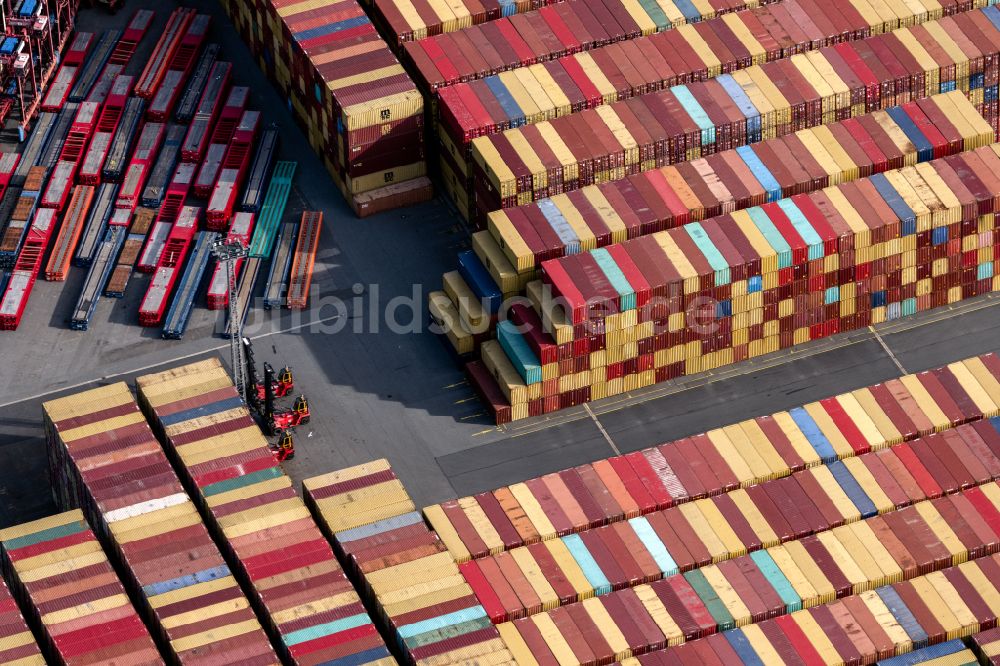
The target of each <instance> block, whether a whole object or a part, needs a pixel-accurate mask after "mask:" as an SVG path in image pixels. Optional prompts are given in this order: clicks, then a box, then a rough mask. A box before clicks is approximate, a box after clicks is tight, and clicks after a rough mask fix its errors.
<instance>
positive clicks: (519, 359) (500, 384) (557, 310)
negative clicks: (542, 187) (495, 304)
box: [470, 144, 1000, 421]
mask: <svg viewBox="0 0 1000 666" xmlns="http://www.w3.org/2000/svg"><path fill="white" fill-rule="evenodd" d="M998 151H1000V145H997V144H994V145H991V146H985V147H982V148H978V149H976V150H975V151H972V152H968V153H963V154H961V155H952V156H950V157H945V158H942V159H940V160H934V161H931V162H927V163H923V164H918V165H916V166H915V167H914V166H909V167H904V168H903V169H899V170H893V171H889V172H886V173H885V174H876V175H874V176H872V177H870V178H867V179H862V180H858V181H854V182H850V183H844V184H840V185H837V186H831V187H828V188H826V189H825V190H822V191H820V192H815V193H811V194H803V195H796V196H793V197H791V198H788V199H781V200H779V201H777V202H772V203H767V204H765V205H764V206H760V207H753V208H749V209H747V210H745V211H737V212H734V213H732V214H727V215H722V216H719V217H715V218H711V219H709V220H705V221H703V222H693V223H690V224H687V225H685V226H683V227H679V228H675V229H671V230H668V231H663V232H658V233H656V234H653V235H650V236H642V237H639V238H636V239H634V240H630V241H626V242H624V243H620V244H617V245H610V246H607V247H606V248H599V249H597V250H593V251H591V252H586V253H581V254H575V255H570V256H567V257H562V258H560V259H551V260H548V261H544V262H543V263H542V269H541V270H542V279H543V281H544V282H543V283H539V284H537V285H529V288H528V293H529V298H533V301H534V302H533V304H534V305H535V307H536V310H535V314H534V315H531V312H532V311H531V309H529V308H524V310H525V311H526V313H527V315H529V316H532V317H533V321H532V322H531V324H533V325H529V326H527V327H525V329H526V330H527V333H525V330H524V329H522V330H518V329H516V328H515V327H513V326H510V327H507V328H505V329H498V337H500V340H501V341H500V342H496V341H489V342H485V343H483V345H482V347H481V354H482V359H483V365H484V367H485V369H486V370H488V371H489V374H488V375H487V374H486V373H479V374H478V375H474V382H475V383H476V384H477V385H478V389H479V392H480V393H481V394H482V395H484V396H487V397H489V399H490V402H491V403H495V401H496V400H501V402H500V403H497V404H494V405H493V406H492V410H493V411H494V413H495V414H496V416H497V419H498V421H503V420H506V419H508V418H509V419H520V418H526V417H528V416H535V415H539V414H543V413H550V412H552V411H556V410H559V409H564V408H567V407H571V406H574V405H580V404H583V403H585V402H589V401H591V400H599V399H601V398H604V397H608V396H613V395H618V394H620V393H622V392H624V391H631V390H636V389H639V388H642V387H646V386H650V385H652V384H654V383H656V382H661V381H665V380H668V379H673V378H676V377H680V376H682V375H689V374H694V373H698V372H703V371H707V370H712V369H714V368H718V367H722V366H725V365H730V364H732V363H736V362H739V361H742V360H745V359H747V358H752V357H755V356H759V355H762V354H767V353H770V352H773V351H777V350H778V349H784V348H788V347H791V346H793V345H798V344H801V343H804V342H808V341H810V340H816V339H820V338H824V337H828V336H830V335H834V334H836V333H839V332H841V331H850V330H855V329H858V328H863V327H867V326H870V325H872V324H879V323H882V322H884V321H891V320H895V319H899V318H901V317H905V316H909V315H912V314H915V313H917V312H921V311H925V310H929V309H931V308H935V307H940V306H942V305H946V304H950V303H957V302H959V301H961V300H964V299H968V298H972V297H974V296H978V295H982V294H987V293H989V292H991V291H994V290H997V289H1000V275H996V274H997V272H998V271H997V270H996V269H997V268H1000V266H998V265H997V262H998V254H997V250H996V247H997V246H998V238H997V235H996V220H995V217H994V215H993V210H994V202H995V197H996V196H997V195H998V194H1000V180H998V179H997V177H996V174H997V172H998V169H1000V152H998ZM995 276H996V277H995ZM505 338H506V339H507V340H506V342H504V340H505ZM541 353H545V354H546V358H545V359H544V360H543V359H542V358H541V357H540V356H539V354H541ZM470 374H471V373H470ZM486 377H490V378H491V380H487V379H486ZM490 382H492V383H490ZM499 396H502V399H501V398H500V397H499ZM504 402H505V403H506V404H504Z"/></svg>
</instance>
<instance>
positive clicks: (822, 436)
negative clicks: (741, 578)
mask: <svg viewBox="0 0 1000 666" xmlns="http://www.w3.org/2000/svg"><path fill="white" fill-rule="evenodd" d="M959 405H962V407H961V408H959ZM997 405H1000V358H998V357H997V355H996V354H986V355H983V356H979V357H973V358H969V359H965V360H963V361H959V362H956V363H952V364H951V365H948V366H946V367H942V368H936V369H934V370H929V371H927V372H922V373H918V374H915V375H906V376H904V377H901V378H900V379H893V380H889V381H887V382H884V383H880V384H875V385H873V386H868V387H866V388H861V389H858V390H855V391H851V392H848V393H842V394H840V395H837V396H834V397H831V398H827V399H824V400H820V401H817V402H813V403H810V404H807V405H803V406H802V407H796V408H793V409H790V410H787V411H781V412H777V413H775V414H771V415H769V416H762V417H758V418H755V419H749V420H746V421H742V422H740V423H737V424H733V425H730V426H726V427H722V428H717V429H715V430H711V431H709V432H707V433H702V434H697V435H693V436H691V437H685V438H683V439H679V440H676V441H673V442H668V443H665V444H661V445H659V446H655V447H650V448H647V449H643V450H641V451H636V452H633V453H629V454H626V455H624V456H616V457H614V458H610V459H608V460H601V461H597V462H595V463H592V464H589V465H581V466H579V467H576V468H574V469H568V470H563V471H561V472H559V473H557V474H549V475H546V476H544V477H540V478H535V479H529V480H527V481H525V482H523V483H517V484H514V485H511V486H506V487H503V488H499V489H497V490H495V491H493V492H486V493H480V494H479V495H476V496H474V497H465V498H461V499H459V500H454V501H450V502H445V503H443V504H439V505H434V506H430V507H427V508H425V509H424V515H425V516H426V518H427V520H428V521H429V522H430V524H431V526H432V527H433V528H434V530H435V531H436V532H437V534H438V535H439V536H440V537H441V539H442V541H443V542H444V543H445V545H446V546H447V547H448V550H449V552H451V554H452V555H453V556H454V558H455V559H456V561H458V562H459V563H463V562H467V561H468V560H470V559H473V558H481V557H486V556H487V555H489V554H490V553H496V552H501V551H503V550H510V549H512V548H517V547H521V546H528V545H531V544H534V543H536V542H538V541H548V540H553V539H557V538H558V537H561V536H565V535H567V534H572V533H574V532H577V531H580V530H582V529H586V528H587V526H588V525H589V524H590V523H591V522H596V523H597V524H604V523H615V522H619V521H623V520H628V519H632V518H637V517H639V516H642V515H646V514H651V513H653V512H657V511H662V510H664V509H668V508H670V507H674V506H678V505H681V504H684V503H685V502H690V501H692V500H695V499H701V498H704V497H712V496H716V495H721V494H722V493H728V492H731V491H732V492H735V493H740V492H741V491H739V490H738V489H740V488H742V489H747V488H749V487H751V486H756V485H757V484H762V483H764V482H766V481H767V480H768V479H779V478H783V477H788V476H789V475H791V474H801V473H802V472H804V471H808V470H811V469H813V468H817V469H823V468H820V467H818V466H820V465H821V463H824V462H825V463H833V462H834V461H837V460H842V461H843V464H844V465H846V466H848V470H849V471H850V472H851V474H850V476H854V475H855V471H854V470H860V468H859V467H858V466H857V464H856V462H851V461H850V459H851V458H852V457H854V456H856V455H858V454H859V453H864V452H865V451H866V450H869V451H873V452H875V456H876V457H877V460H876V458H872V457H866V458H865V461H864V462H865V466H866V467H870V468H871V469H877V468H878V467H879V463H880V464H881V466H882V467H884V468H885V469H886V470H887V471H888V472H889V473H890V475H892V476H895V477H896V478H898V479H900V484H903V483H904V481H902V480H903V479H906V481H905V483H906V484H907V486H906V487H907V488H908V490H907V493H908V495H907V496H908V497H910V498H911V499H913V500H914V501H915V500H917V499H922V498H923V496H934V495H935V494H936V493H933V492H930V493H929V492H926V491H924V492H923V493H922V494H921V493H920V492H918V491H917V490H915V487H914V482H911V481H910V480H909V479H910V478H911V477H913V474H912V473H911V472H907V471H906V470H907V469H908V468H912V469H920V468H921V467H922V466H923V464H922V463H920V462H919V460H920V456H917V457H916V458H915V457H914V456H913V455H908V454H906V453H901V454H900V453H896V450H897V449H890V447H898V446H899V445H900V444H901V443H902V442H905V441H911V440H914V439H916V438H918V437H927V436H929V435H931V434H932V433H935V432H944V434H945V435H947V439H948V443H949V447H950V446H951V445H952V444H954V446H957V447H960V446H961V445H960V444H959V443H958V442H957V441H956V440H955V439H954V437H953V435H951V434H948V433H947V432H946V431H948V430H949V429H950V428H952V427H954V426H955V425H957V424H960V423H965V422H968V423H970V424H971V425H970V426H969V427H971V428H972V429H973V430H974V431H975V433H976V435H977V436H978V439H982V440H983V443H984V444H979V443H977V442H975V441H974V440H976V439H977V437H976V435H973V434H972V432H971V431H969V430H968V429H964V430H962V432H961V433H960V437H962V439H963V440H964V441H966V444H967V445H970V446H974V447H975V448H974V450H975V451H977V452H979V453H976V454H975V456H974V457H979V458H985V457H988V455H987V453H986V452H985V450H984V448H983V446H984V445H985V446H986V447H987V448H988V449H989V450H990V451H991V452H993V455H996V453H997V451H998V450H1000V449H998V447H1000V439H997V436H996V435H995V433H994V431H995V430H996V428H997V426H998V425H1000V422H998V421H996V420H995V417H997V416H998V413H997V411H996V409H997V407H996V406H997ZM984 418H990V419H994V420H993V421H991V422H985V421H982V419H984ZM970 442H972V444H969V443H970ZM917 448H918V449H920V451H921V453H923V450H924V446H923V445H920V446H918V447H917ZM885 449H889V451H886V450H885ZM906 450H908V449H898V451H901V452H902V451H906ZM959 450H960V449H959ZM900 455H902V456H904V457H905V460H902V459H899V458H900ZM956 456H959V454H956ZM959 457H960V456H959ZM967 457H968V456H967ZM897 459H899V460H897ZM928 459H930V458H928ZM963 460H964V458H963ZM931 464H932V465H933V463H931ZM858 473H863V472H860V471H859V472H858ZM838 474H841V473H840V472H838ZM872 474H873V475H876V474H877V475H878V476H879V478H884V477H885V475H884V474H883V473H882V472H881V471H875V472H872ZM810 476H811V475H800V476H799V477H798V478H797V479H796V481H797V482H798V481H799V480H801V483H799V485H802V483H806V484H809V486H810V488H812V489H813V491H808V492H807V494H812V493H813V492H815V493H816V494H818V490H816V489H815V485H814V484H812V482H811V481H810V480H809V477H810ZM923 476H924V479H925V481H924V482H925V483H926V478H927V477H931V478H932V477H933V475H931V474H930V473H929V472H928V474H927V475H923ZM842 478H845V477H842ZM918 485H919V484H918ZM946 485H949V484H946ZM927 487H928V488H933V484H928V485H927ZM793 490H794V489H793ZM753 492H755V493H756V492H757V491H753ZM894 496H896V497H898V495H894ZM732 499H733V500H734V502H736V503H737V506H739V507H746V508H747V509H748V510H750V509H749V507H750V506H751V505H752V502H751V501H750V499H749V498H740V497H738V495H735V494H734V495H732ZM612 500H613V501H612ZM584 506H586V507H588V511H589V518H587V515H588V514H584V510H583V507H584ZM594 506H597V507H598V508H599V509H600V512H597V513H595V510H594V508H593V507H594ZM571 516H572V518H571ZM581 516H582V517H581ZM584 518H587V519H586V520H585V519H584ZM685 533H687V532H685ZM692 540H693V539H692ZM678 543H680V542H678Z"/></svg>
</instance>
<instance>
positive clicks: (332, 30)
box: [224, 1, 450, 216]
mask: <svg viewBox="0 0 1000 666" xmlns="http://www.w3.org/2000/svg"><path fill="white" fill-rule="evenodd" d="M224 7H225V9H226V11H227V12H228V13H229V15H230V17H231V18H232V20H233V22H234V24H235V26H236V28H237V31H238V32H239V33H240V34H241V36H242V37H243V39H244V41H246V43H247V45H248V46H249V47H250V51H251V53H253V54H254V56H255V57H256V59H257V62H258V64H259V65H260V67H261V68H262V70H263V71H264V72H265V73H266V74H267V75H268V77H269V78H270V79H271V80H272V82H273V83H274V84H275V86H276V88H277V89H278V92H279V95H280V96H281V98H282V99H284V100H286V102H287V104H288V106H289V109H290V111H291V112H292V114H293V116H294V117H295V119H296V121H297V122H298V123H299V124H300V126H301V127H302V128H303V130H304V132H305V134H306V136H307V138H308V139H309V144H310V146H311V147H312V148H313V150H314V151H315V152H316V153H317V154H318V155H319V156H320V157H321V158H322V159H323V163H324V166H325V167H326V169H327V171H329V172H330V174H331V176H332V177H333V179H334V181H335V182H336V183H337V186H338V187H339V188H340V190H341V192H343V194H344V196H345V198H346V199H347V200H348V202H349V203H350V204H351V206H352V208H353V209H354V210H355V212H356V213H357V214H358V215H360V216H365V215H370V214H373V213H375V212H378V211H380V210H386V209H389V208H393V207H398V206H403V205H410V204H413V203H418V202H420V201H425V200H427V199H429V198H430V196H431V194H432V189H431V187H430V183H429V181H428V180H427V178H426V176H427V167H426V162H425V161H424V147H423V131H422V130H423V116H424V102H423V98H422V95H421V94H420V92H419V91H418V90H417V88H416V86H415V85H414V83H413V81H412V80H411V79H410V77H409V75H408V74H407V73H406V71H405V69H404V68H403V66H402V65H401V64H400V63H399V61H398V60H397V58H396V57H395V55H393V53H392V51H391V50H390V48H389V46H388V44H386V42H385V41H384V40H383V39H382V38H381V37H380V36H379V33H378V31H377V30H376V28H375V26H374V25H373V24H372V22H371V21H370V20H369V19H368V17H367V16H366V15H365V12H364V10H363V9H362V7H361V5H360V4H358V3H354V2H349V3H339V4H337V5H322V4H321V5H316V6H314V5H296V6H295V7H279V6H278V5H277V4H274V3H272V2H270V1H268V2H259V3H254V4H253V5H250V6H245V5H242V4H240V3H237V2H226V3H224ZM442 7H443V6H442ZM442 11H450V10H442ZM409 181H418V182H419V184H418V185H405V186H404V183H408V182H409Z"/></svg>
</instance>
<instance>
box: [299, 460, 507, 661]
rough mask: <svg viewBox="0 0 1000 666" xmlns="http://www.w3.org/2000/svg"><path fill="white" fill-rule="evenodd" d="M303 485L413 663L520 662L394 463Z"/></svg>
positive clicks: (377, 463)
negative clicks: (404, 482)
mask: <svg viewBox="0 0 1000 666" xmlns="http://www.w3.org/2000/svg"><path fill="white" fill-rule="evenodd" d="M303 489H304V491H305V496H306V503H307V504H308V505H309V506H310V508H311V509H312V511H313V514H314V515H315V516H316V519H317V520H318V521H319V522H320V524H321V525H322V526H323V529H324V531H325V532H326V534H327V536H328V537H329V538H331V539H332V540H333V542H334V544H335V546H336V548H337V550H338V554H339V555H340V557H341V560H342V561H343V562H344V563H345V566H347V567H348V569H349V571H351V573H352V575H353V577H354V580H355V583H356V584H357V585H358V586H359V589H360V590H362V592H363V593H364V594H365V595H366V597H367V599H368V602H369V605H370V606H371V607H372V608H373V611H374V612H376V613H377V614H378V616H379V617H380V618H381V620H382V622H383V623H384V625H385V626H386V628H387V629H388V631H389V634H390V635H391V636H392V637H393V638H394V639H395V641H396V645H397V647H398V649H399V650H400V651H401V652H402V653H403V654H405V655H406V656H407V657H408V658H409V659H410V660H411V661H413V662H414V663H416V664H426V665H427V666H430V665H431V664H434V665H438V666H446V665H448V664H459V663H462V664H468V663H482V664H503V663H511V662H513V661H514V658H513V655H511V653H510V651H509V650H507V648H506V646H505V644H504V642H503V640H502V639H501V637H500V634H499V632H498V631H497V629H496V627H494V626H493V624H492V622H491V621H490V619H489V618H488V617H487V615H486V611H485V610H484V608H483V607H482V605H480V603H479V601H478V600H477V599H476V595H475V593H474V591H473V590H472V588H471V587H470V586H469V584H468V583H467V582H466V581H465V579H464V578H463V577H462V574H461V572H460V570H459V567H458V564H457V562H456V561H455V558H454V557H453V556H452V555H451V553H450V552H448V550H447V548H446V547H445V546H444V544H443V542H442V541H441V540H440V539H439V538H438V536H437V535H436V534H435V533H434V532H433V530H431V529H430V528H429V527H428V526H427V523H425V522H424V520H423V519H422V518H421V516H420V513H419V512H417V511H415V508H414V505H413V501H412V500H411V499H410V497H409V495H408V494H407V492H406V490H405V489H404V488H403V486H402V484H401V483H400V481H399V479H398V478H397V477H396V475H395V473H394V472H393V471H392V469H391V468H390V467H389V464H388V462H387V461H386V460H378V461H375V462H372V463H368V464H364V465H359V466H357V467H352V468H349V469H345V470H341V471H338V472H333V473H330V474H325V475H323V476H319V477H315V478H312V479H306V480H305V481H304V482H303Z"/></svg>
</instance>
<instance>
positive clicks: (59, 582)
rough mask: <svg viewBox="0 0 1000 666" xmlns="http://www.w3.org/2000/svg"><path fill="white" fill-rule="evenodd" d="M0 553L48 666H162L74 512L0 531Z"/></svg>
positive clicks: (122, 590) (98, 548)
mask: <svg viewBox="0 0 1000 666" xmlns="http://www.w3.org/2000/svg"><path fill="white" fill-rule="evenodd" d="M0 550H2V551H3V570H4V575H5V576H6V577H7V578H8V579H9V580H10V581H11V582H12V584H13V586H14V592H15V594H17V596H18V597H19V598H20V599H21V602H22V603H21V606H22V607H23V608H28V609H31V611H32V612H34V613H35V614H36V615H35V617H33V618H32V622H33V623H34V624H35V625H36V626H39V627H41V629H42V633H43V635H44V645H45V649H46V655H47V657H48V659H49V663H53V664H96V663H120V664H135V665H136V666H140V665H142V666H153V665H154V664H160V663H162V660H161V658H160V653H159V651H158V650H157V649H156V646H155V645H154V644H153V639H152V638H151V637H150V635H149V631H148V630H147V629H146V627H145V625H143V623H142V620H141V619H139V616H138V614H136V612H135V609H134V608H133V607H132V602H131V601H129V598H128V595H127V594H126V593H125V588H124V587H122V584H121V582H119V580H118V575H117V574H116V573H115V571H114V569H113V568H112V567H111V564H110V563H109V562H108V559H107V557H106V556H105V554H104V551H103V550H102V549H101V545H100V543H98V541H97V538H96V537H95V536H94V533H93V532H92V531H91V529H90V527H89V526H88V525H87V521H86V520H85V519H84V517H83V513H82V512H81V511H80V510H74V511H69V512H67V513H61V514H59V515H56V516H52V517H50V518H44V519H42V520H37V521H34V522H31V523H26V524H24V525H18V526H17V527H11V528H8V529H5V530H2V531H0ZM4 663H5V664H6V663H11V662H10V661H8V660H6V659H5V660H4ZM15 663H16V662H15Z"/></svg>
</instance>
